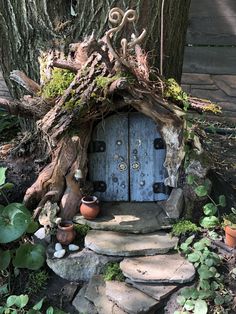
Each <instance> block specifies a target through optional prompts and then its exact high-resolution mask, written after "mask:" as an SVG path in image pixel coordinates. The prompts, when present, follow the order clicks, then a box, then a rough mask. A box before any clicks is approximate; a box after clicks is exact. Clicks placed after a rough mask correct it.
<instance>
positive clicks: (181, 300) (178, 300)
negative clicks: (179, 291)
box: [176, 295, 186, 306]
mask: <svg viewBox="0 0 236 314" xmlns="http://www.w3.org/2000/svg"><path fill="white" fill-rule="evenodd" d="M176 301H177V303H178V304H180V305H181V306H183V305H184V303H185V301H186V299H185V297H184V296H182V295H179V296H178V297H177V299H176Z"/></svg>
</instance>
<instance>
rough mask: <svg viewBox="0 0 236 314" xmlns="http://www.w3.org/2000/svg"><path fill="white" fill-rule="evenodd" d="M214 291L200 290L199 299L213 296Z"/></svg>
mask: <svg viewBox="0 0 236 314" xmlns="http://www.w3.org/2000/svg"><path fill="white" fill-rule="evenodd" d="M212 294H213V292H212V291H211V290H200V291H199V299H202V300H204V299H208V298H210V297H211V296H212Z"/></svg>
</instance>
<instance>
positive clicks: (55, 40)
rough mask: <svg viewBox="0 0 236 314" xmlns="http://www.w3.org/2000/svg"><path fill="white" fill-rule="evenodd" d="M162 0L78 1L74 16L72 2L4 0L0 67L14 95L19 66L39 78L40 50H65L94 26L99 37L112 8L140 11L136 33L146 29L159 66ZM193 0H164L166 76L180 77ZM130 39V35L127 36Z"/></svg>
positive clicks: (148, 46)
mask: <svg viewBox="0 0 236 314" xmlns="http://www.w3.org/2000/svg"><path fill="white" fill-rule="evenodd" d="M162 1H163V0H155V1H152V0H150V1H147V0H140V1H135V0H126V1H125V6H124V1H122V0H107V1H103V0H90V1H84V0H77V1H76V0H74V1H72V4H73V8H74V11H75V13H76V14H77V16H72V15H71V7H70V6H71V2H70V1H65V0H54V1H46V0H31V1H26V0H21V1H17V0H13V1H10V0H0V34H1V36H0V65H1V67H2V70H3V74H4V77H5V79H6V82H7V85H8V87H9V88H10V91H11V93H12V95H13V96H18V97H19V96H21V95H22V91H21V89H19V87H17V86H16V84H14V83H13V82H11V81H10V79H9V75H10V72H11V71H12V70H16V69H17V70H21V71H23V72H24V73H26V75H28V76H29V77H31V78H32V79H33V80H36V81H38V80H39V66H38V62H37V57H38V56H39V53H40V50H41V51H47V50H49V49H52V48H55V47H57V48H58V49H59V50H64V47H65V46H66V44H68V43H69V42H73V41H75V42H77V41H78V40H81V38H83V37H84V36H85V35H90V34H91V33H92V32H93V30H94V31H95V34H96V36H97V37H98V38H100V37H101V36H102V35H104V32H105V30H107V29H108V17H107V15H108V11H109V9H111V8H112V7H116V6H118V7H120V8H121V9H123V10H125V9H127V8H133V9H135V10H136V11H137V12H138V15H139V21H138V24H137V33H138V34H140V32H141V31H142V29H143V28H146V29H147V36H146V39H145V43H144V44H143V45H142V46H143V48H145V50H146V51H150V57H151V60H152V61H153V65H154V66H155V67H156V68H159V56H160V12H161V4H162ZM189 5H190V0H165V6H164V16H163V21H164V75H165V76H166V77H174V78H176V79H177V81H180V77H181V71H182V62H183V52H184V44H185V34H186V29H187V20H188V10H189ZM126 37H127V36H126Z"/></svg>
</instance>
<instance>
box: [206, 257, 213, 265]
mask: <svg viewBox="0 0 236 314" xmlns="http://www.w3.org/2000/svg"><path fill="white" fill-rule="evenodd" d="M205 264H206V265H207V266H208V267H211V266H213V265H214V264H215V262H214V260H213V259H212V258H206V259H205Z"/></svg>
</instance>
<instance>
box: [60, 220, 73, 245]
mask: <svg viewBox="0 0 236 314" xmlns="http://www.w3.org/2000/svg"><path fill="white" fill-rule="evenodd" d="M75 236H76V232H75V230H74V225H73V224H72V223H70V222H66V221H65V222H61V223H60V224H59V225H58V228H57V233H56V238H57V240H58V242H60V243H61V244H64V245H68V244H70V243H72V242H73V241H74V239H75Z"/></svg>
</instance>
